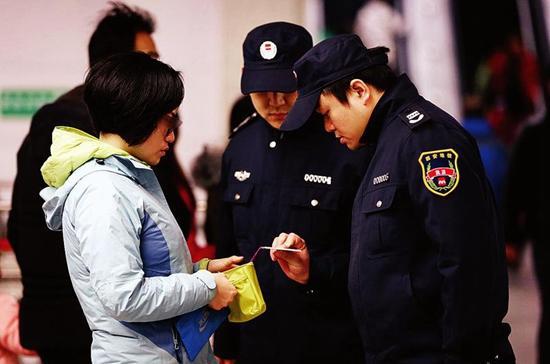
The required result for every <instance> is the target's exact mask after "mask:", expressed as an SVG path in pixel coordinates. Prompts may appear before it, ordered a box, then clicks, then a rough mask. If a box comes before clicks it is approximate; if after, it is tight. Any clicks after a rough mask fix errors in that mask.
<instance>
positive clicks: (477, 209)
mask: <svg viewBox="0 0 550 364" xmlns="http://www.w3.org/2000/svg"><path fill="white" fill-rule="evenodd" d="M387 51H388V49H387V48H384V47H379V48H371V49H367V48H365V47H364V46H363V44H362V43H361V41H360V40H359V38H358V37H357V36H356V35H344V36H338V37H335V38H332V39H328V40H326V41H323V42H321V43H319V44H318V45H317V46H315V47H314V48H313V49H311V50H310V51H309V52H307V53H306V54H305V55H304V56H303V57H302V58H301V59H300V60H299V61H298V62H297V63H296V64H295V72H296V73H297V77H298V94H299V96H298V99H297V101H296V103H295V106H294V108H293V109H292V111H291V112H290V114H289V115H288V117H287V119H286V121H285V123H284V124H283V126H282V128H281V129H282V130H291V129H293V128H295V127H296V126H298V125H300V124H301V123H302V121H303V120H305V119H307V118H310V116H311V114H312V112H313V111H314V109H317V111H318V112H319V113H320V114H322V115H323V117H324V125H325V130H326V131H327V132H330V133H334V135H335V136H336V137H337V138H338V139H339V140H340V142H341V143H343V144H346V145H347V147H348V148H349V149H352V150H356V149H364V147H367V148H373V149H374V154H373V156H372V159H371V161H370V164H369V166H368V169H367V171H366V173H365V175H364V177H363V181H362V183H361V186H360V188H359V190H358V192H357V195H356V198H355V202H354V206H353V218H352V243H351V259H350V267H349V276H348V277H349V292H350V295H351V300H352V306H353V310H354V315H355V319H356V322H357V325H358V327H359V330H360V333H361V338H362V341H363V348H364V350H365V362H366V363H422V364H432V363H433V364H435V363H514V362H515V359H514V354H513V352H512V348H511V346H510V344H509V342H508V338H507V337H508V335H509V333H510V327H509V325H507V324H504V323H502V319H503V318H504V316H505V314H506V311H507V306H508V282H507V273H506V267H505V263H504V255H503V254H504V248H503V241H502V237H501V232H500V229H499V226H498V225H499V223H498V221H497V213H496V209H495V201H494V198H493V194H492V191H491V188H490V186H489V183H488V182H487V178H486V176H485V171H484V169H483V165H482V163H481V159H480V156H479V151H478V148H477V146H476V142H475V141H474V139H473V138H472V137H471V136H470V135H469V134H468V133H467V132H466V131H465V130H464V129H463V128H462V127H461V126H460V124H459V123H458V122H457V121H456V120H455V119H453V117H451V116H450V115H449V114H447V113H445V112H444V111H443V110H441V109H440V108H438V107H437V106H435V105H434V104H432V103H430V102H429V101H427V100H425V99H424V98H423V97H422V96H420V95H419V94H418V91H417V90H416V88H415V86H414V85H413V84H412V83H411V81H410V80H409V78H408V77H407V76H406V75H401V76H399V77H396V76H395V74H394V73H393V71H392V70H391V69H390V68H389V67H388V66H387V64H386V63H387V56H386V52H387ZM298 235H300V234H298ZM280 244H283V245H284V246H287V247H291V246H299V247H303V246H304V245H307V246H308V248H309V241H308V239H307V238H305V237H300V236H296V235H291V236H288V235H286V234H282V235H281V236H280V237H279V238H278V239H276V240H275V241H274V245H280ZM309 254H311V252H309ZM307 256H308V249H303V250H302V252H300V253H294V254H289V253H284V252H275V253H273V254H272V257H273V259H275V260H278V261H280V262H282V263H283V265H284V266H286V265H288V264H289V263H290V264H291V265H292V266H294V267H295V268H294V271H295V272H298V271H299V269H297V268H296V267H297V266H302V268H303V269H302V271H301V272H305V273H307V258H308V257H307ZM304 267H305V268H306V269H304ZM305 273H303V274H305ZM289 276H290V275H289ZM300 278H301V275H300V274H295V278H294V279H295V280H297V281H298V280H299V279H300Z"/></svg>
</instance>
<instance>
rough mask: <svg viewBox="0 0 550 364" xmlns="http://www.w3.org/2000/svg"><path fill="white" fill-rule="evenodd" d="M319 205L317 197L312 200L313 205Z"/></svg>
mask: <svg viewBox="0 0 550 364" xmlns="http://www.w3.org/2000/svg"><path fill="white" fill-rule="evenodd" d="M317 205H319V201H317V200H315V199H313V200H311V206H313V207H315V206H317Z"/></svg>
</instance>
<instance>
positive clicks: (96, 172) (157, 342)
mask: <svg viewBox="0 0 550 364" xmlns="http://www.w3.org/2000/svg"><path fill="white" fill-rule="evenodd" d="M183 93H184V92H183V82H182V79H181V76H180V74H179V72H177V71H175V70H174V69H172V68H171V67H170V66H168V65H167V64H164V63H162V62H160V61H158V60H155V59H153V58H151V57H149V56H147V55H146V54H143V53H133V52H132V53H123V54H119V55H115V56H112V57H110V58H108V59H106V60H104V61H100V62H99V63H97V64H96V65H94V66H93V67H92V69H91V70H90V72H89V74H88V76H87V78H86V82H85V101H86V104H87V105H88V108H89V110H90V114H91V116H92V118H93V121H94V123H95V126H96V128H97V130H98V131H99V133H100V138H99V139H96V138H94V137H92V136H90V135H88V134H86V133H84V132H82V131H80V130H77V129H73V128H67V127H58V128H56V129H55V131H54V133H53V144H52V156H51V157H50V158H49V159H48V160H47V161H46V163H45V164H44V165H43V167H42V175H43V177H44V180H45V181H46V183H47V184H48V185H49V186H50V187H48V188H46V189H44V190H43V191H42V193H41V195H42V196H43V197H44V199H45V200H46V203H45V204H44V212H45V213H46V220H47V224H48V227H49V228H50V229H56V230H60V229H62V230H63V237H64V245H65V252H66V256H67V264H68V268H69V273H70V276H71V281H72V284H73V287H74V289H75V291H76V294H77V297H78V299H79V301H80V304H81V306H82V309H83V311H84V314H85V315H86V318H87V320H88V324H89V325H90V328H91V330H92V333H93V343H92V360H93V362H94V363H106V362H109V363H112V362H139V363H153V362H154V363H182V362H183V363H190V362H191V360H190V359H189V358H188V357H187V356H186V355H185V352H184V351H183V349H182V348H181V345H180V333H179V332H178V329H176V325H177V323H178V320H179V317H180V316H181V315H183V314H185V313H188V312H191V311H194V310H197V309H199V308H201V307H204V306H206V305H209V306H210V307H212V308H213V309H216V310H219V309H221V308H223V307H225V306H227V305H228V304H229V303H230V302H231V301H232V299H233V297H234V296H235V294H236V290H235V287H233V285H232V284H231V283H230V282H229V281H228V280H227V279H226V278H225V276H224V275H223V274H221V273H214V272H221V271H224V270H226V269H228V268H230V267H233V266H234V265H235V264H236V263H238V262H239V261H240V260H241V259H242V258H241V257H230V258H225V259H218V260H212V261H210V262H206V261H201V262H199V263H196V264H194V265H193V263H192V262H191V258H190V255H189V250H188V248H187V246H186V244H185V239H184V236H183V234H182V232H181V230H180V228H179V227H178V224H177V222H176V220H175V218H174V216H173V215H172V213H171V212H170V209H169V207H168V205H167V203H166V200H165V198H164V195H163V194H162V191H161V189H160V186H159V184H158V181H157V179H156V177H155V175H154V173H153V171H152V170H151V167H150V166H154V165H156V164H157V163H159V161H160V159H161V158H162V157H163V156H164V155H165V154H166V151H167V150H168V149H169V147H170V144H172V143H173V142H174V138H175V137H174V130H175V128H177V127H178V126H179V124H180V121H179V119H178V118H177V116H176V115H177V114H176V113H177V109H178V107H179V105H180V103H181V101H182V99H183ZM200 268H202V269H200ZM204 268H207V269H204ZM213 273H214V274H213ZM192 362H193V363H215V359H214V356H213V355H212V351H211V349H210V347H209V345H208V344H207V345H205V346H204V347H203V348H202V350H201V351H200V353H199V354H198V357H197V358H196V359H195V360H193V361H192Z"/></svg>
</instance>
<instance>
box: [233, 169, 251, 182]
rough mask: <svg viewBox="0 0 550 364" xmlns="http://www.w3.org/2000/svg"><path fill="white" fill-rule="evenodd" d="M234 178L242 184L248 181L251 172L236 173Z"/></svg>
mask: <svg viewBox="0 0 550 364" xmlns="http://www.w3.org/2000/svg"><path fill="white" fill-rule="evenodd" d="M234 176H235V178H236V179H237V180H238V181H239V182H242V181H246V180H247V179H248V178H249V177H250V172H248V171H236V172H235V174H234Z"/></svg>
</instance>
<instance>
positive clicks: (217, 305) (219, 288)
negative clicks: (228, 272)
mask: <svg viewBox="0 0 550 364" xmlns="http://www.w3.org/2000/svg"><path fill="white" fill-rule="evenodd" d="M214 280H215V281H216V295H215V296H214V298H212V301H210V303H209V304H208V306H210V307H211V308H213V309H214V310H221V309H222V308H224V307H227V306H228V305H229V304H230V303H231V302H233V299H234V298H235V296H236V295H237V289H236V288H235V286H234V285H233V284H232V283H231V282H229V280H228V279H227V277H226V276H225V274H223V273H214Z"/></svg>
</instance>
